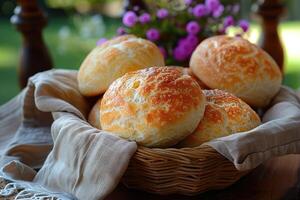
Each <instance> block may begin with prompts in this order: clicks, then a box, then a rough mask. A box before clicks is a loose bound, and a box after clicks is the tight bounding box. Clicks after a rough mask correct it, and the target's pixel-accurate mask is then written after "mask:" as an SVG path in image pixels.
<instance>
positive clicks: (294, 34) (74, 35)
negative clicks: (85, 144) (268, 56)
mask: <svg viewBox="0 0 300 200" xmlns="http://www.w3.org/2000/svg"><path fill="white" fill-rule="evenodd" d="M241 2H242V15H243V17H246V18H248V19H250V21H251V27H250V31H249V33H248V35H247V37H248V38H249V39H250V40H251V41H252V42H256V41H257V39H258V36H259V33H260V27H259V25H258V24H256V21H255V20H253V17H252V13H251V11H250V10H251V5H252V4H253V2H255V1H250V0H246V1H244V0H242V1H241ZM39 3H40V5H41V6H42V7H43V9H44V10H45V11H46V12H47V13H48V19H49V23H48V26H47V27H46V28H45V29H44V40H45V42H46V44H47V46H48V48H49V51H50V53H51V56H52V59H53V61H54V65H55V67H56V68H66V69H78V68H79V66H80V64H81V62H82V60H83V59H84V57H85V56H86V55H87V53H88V52H89V51H90V50H91V49H92V48H93V47H94V46H95V45H96V41H97V40H98V39H99V38H101V37H107V38H110V37H113V36H114V35H115V31H116V29H117V27H119V26H120V24H121V20H120V16H121V14H122V12H123V1H121V0H98V1H97V0H65V1H61V0H46V1H39ZM286 4H287V8H288V12H287V14H286V16H284V18H283V20H282V23H281V25H280V27H279V33H280V36H281V39H282V43H283V45H284V49H285V66H284V67H285V80H284V83H285V84H286V85H289V86H291V87H293V88H299V87H300V12H299V10H297V9H299V8H300V1H299V0H287V1H286ZM15 6H16V3H15V1H11V0H1V1H0V104H3V103H5V102H6V101H8V100H9V99H11V98H12V97H13V96H15V95H16V94H17V93H18V92H19V91H20V90H19V88H18V81H17V66H18V58H19V48H20V45H21V36H20V34H19V33H18V32H17V31H16V30H15V27H14V26H12V25H11V24H10V17H11V15H12V14H13V9H14V8H15Z"/></svg>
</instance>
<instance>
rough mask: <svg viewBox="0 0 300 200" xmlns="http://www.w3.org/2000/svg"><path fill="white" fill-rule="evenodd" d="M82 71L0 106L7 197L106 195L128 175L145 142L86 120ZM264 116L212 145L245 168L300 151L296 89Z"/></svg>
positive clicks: (64, 73)
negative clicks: (80, 88) (80, 84)
mask: <svg viewBox="0 0 300 200" xmlns="http://www.w3.org/2000/svg"><path fill="white" fill-rule="evenodd" d="M76 76H77V72H76V71H70V70H51V71H47V72H43V73H39V74H37V75H35V76H33V77H32V78H30V80H29V83H28V86H27V88H25V89H24V90H23V91H22V92H21V93H20V94H19V95H18V96H17V97H15V98H14V99H13V100H11V101H10V102H9V103H7V104H5V105H3V106H1V107H0V167H1V173H0V176H2V177H4V178H5V180H8V182H9V183H8V184H7V185H6V186H7V188H6V187H4V188H1V187H0V198H1V195H2V196H3V195H5V194H6V195H9V192H10V193H11V194H13V193H14V192H15V193H16V191H21V192H19V193H18V192H17V193H18V194H17V196H18V195H19V197H18V198H16V199H30V198H31V199H35V198H36V197H38V196H42V197H43V195H44V196H46V197H47V198H48V197H49V199H51V198H52V199H55V198H56V199H76V198H78V199H89V200H93V199H103V198H105V196H107V195H108V194H109V193H110V192H111V191H112V190H113V189H114V188H115V187H116V185H117V184H118V182H119V181H120V179H121V177H122V175H123V173H124V172H125V170H126V168H127V166H128V164H129V162H130V158H131V157H132V156H133V154H134V152H135V151H136V148H137V145H136V143H135V142H129V141H126V140H123V139H120V138H118V137H115V136H113V135H111V134H109V133H107V132H105V131H101V130H98V129H95V128H93V127H91V126H90V125H89V123H87V122H86V117H87V114H88V112H89V110H90V108H91V105H90V101H91V100H88V99H86V98H84V97H82V96H81V95H80V93H79V91H78V88H77V81H76ZM263 122H264V124H262V125H261V126H259V127H257V128H255V129H253V130H251V131H247V132H243V133H239V134H233V135H230V136H227V137H223V138H219V139H216V140H213V141H211V142H208V143H207V144H208V145H210V146H212V147H213V148H214V149H216V150H217V151H218V152H219V153H220V154H222V155H224V156H225V157H226V158H228V159H229V160H230V161H231V162H233V164H234V165H235V166H236V168H237V169H238V170H249V169H253V168H254V167H256V166H257V165H259V164H261V163H262V162H263V161H265V160H267V159H269V158H271V157H273V156H278V155H284V154H289V153H299V152H300V99H299V97H298V96H297V95H296V94H295V92H294V91H292V90H290V89H288V88H285V87H282V88H281V90H280V92H279V93H278V95H277V96H276V97H275V98H274V100H273V102H272V104H271V105H270V109H269V110H267V112H266V113H265V115H264V116H263ZM39 168H40V170H39V171H38V172H36V171H35V169H39ZM0 182H1V177H0ZM47 195H48V196H47Z"/></svg>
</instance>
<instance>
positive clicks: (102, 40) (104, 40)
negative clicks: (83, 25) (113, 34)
mask: <svg viewBox="0 0 300 200" xmlns="http://www.w3.org/2000/svg"><path fill="white" fill-rule="evenodd" d="M106 41H107V39H106V38H100V39H99V40H98V41H97V43H96V45H97V46H100V45H101V44H103V43H104V42H106Z"/></svg>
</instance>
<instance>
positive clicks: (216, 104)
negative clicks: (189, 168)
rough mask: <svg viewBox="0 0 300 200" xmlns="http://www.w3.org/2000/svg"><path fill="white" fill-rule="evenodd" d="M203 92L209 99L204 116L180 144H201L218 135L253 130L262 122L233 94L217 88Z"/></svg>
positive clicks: (183, 145) (185, 145)
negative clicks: (193, 130)
mask: <svg viewBox="0 0 300 200" xmlns="http://www.w3.org/2000/svg"><path fill="white" fill-rule="evenodd" d="M203 92H204V94H205V96H206V100H207V106H206V108H205V112H204V117H203V118H202V120H201V121H200V123H199V125H198V127H197V129H196V130H195V132H194V133H193V134H191V135H189V136H187V137H186V138H185V139H184V140H183V141H182V142H180V144H179V146H181V147H195V146H199V145H200V144H202V143H204V142H208V141H210V140H212V139H215V138H218V137H223V136H227V135H230V134H233V133H237V132H242V131H248V130H251V129H253V128H255V127H257V126H258V125H259V124H260V123H261V122H260V118H259V117H258V115H257V114H256V113H255V112H254V111H253V110H252V109H251V107H250V106H249V105H248V104H246V103H245V102H243V101H242V100H241V99H239V98H237V97H236V96H234V95H233V94H230V93H227V92H225V91H222V90H217V89H216V90H203Z"/></svg>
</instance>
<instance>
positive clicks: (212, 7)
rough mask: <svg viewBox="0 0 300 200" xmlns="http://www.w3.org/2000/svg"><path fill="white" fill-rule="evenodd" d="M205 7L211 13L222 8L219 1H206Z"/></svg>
mask: <svg viewBox="0 0 300 200" xmlns="http://www.w3.org/2000/svg"><path fill="white" fill-rule="evenodd" d="M205 6H206V8H207V9H208V10H209V11H210V12H214V11H215V10H217V9H218V8H219V6H220V1H219V0H205Z"/></svg>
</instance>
